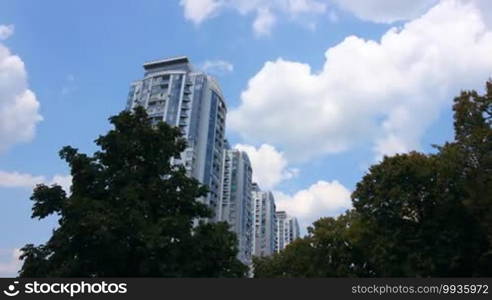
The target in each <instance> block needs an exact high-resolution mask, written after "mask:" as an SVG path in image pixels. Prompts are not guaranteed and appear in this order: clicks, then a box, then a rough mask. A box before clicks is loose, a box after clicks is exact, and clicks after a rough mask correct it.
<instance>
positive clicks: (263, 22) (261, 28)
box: [253, 8, 275, 36]
mask: <svg viewBox="0 0 492 300" xmlns="http://www.w3.org/2000/svg"><path fill="white" fill-rule="evenodd" d="M274 24H275V16H274V15H273V14H272V13H271V12H270V9H268V8H261V9H258V14H257V15H256V19H255V21H254V22H253V29H254V31H255V33H256V34H257V35H258V36H264V35H269V34H270V32H271V31H272V27H273V25H274Z"/></svg>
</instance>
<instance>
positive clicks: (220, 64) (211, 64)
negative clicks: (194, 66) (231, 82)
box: [201, 59, 234, 75]
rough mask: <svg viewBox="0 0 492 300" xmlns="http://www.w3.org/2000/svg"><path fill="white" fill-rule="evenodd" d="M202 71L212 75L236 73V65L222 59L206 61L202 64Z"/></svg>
mask: <svg viewBox="0 0 492 300" xmlns="http://www.w3.org/2000/svg"><path fill="white" fill-rule="evenodd" d="M201 69H202V70H203V71H205V72H208V73H211V74H215V75H223V74H226V73H230V72H232V71H234V65H233V64H231V63H230V62H228V61H225V60H222V59H218V60H206V61H205V62H204V63H203V64H201Z"/></svg>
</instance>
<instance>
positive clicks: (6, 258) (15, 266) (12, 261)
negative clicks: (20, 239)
mask: <svg viewBox="0 0 492 300" xmlns="http://www.w3.org/2000/svg"><path fill="white" fill-rule="evenodd" d="M21 255H22V252H21V251H20V249H11V250H0V277H16V276H17V275H18V274H17V272H18V271H19V270H20V268H21V266H22V261H21V260H20V259H19V257H20V256H21Z"/></svg>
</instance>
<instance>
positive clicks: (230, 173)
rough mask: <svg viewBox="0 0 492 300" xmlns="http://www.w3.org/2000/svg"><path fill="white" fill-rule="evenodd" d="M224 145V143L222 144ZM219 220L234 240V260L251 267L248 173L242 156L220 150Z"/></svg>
mask: <svg viewBox="0 0 492 300" xmlns="http://www.w3.org/2000/svg"><path fill="white" fill-rule="evenodd" d="M226 145H228V144H227V142H226ZM222 169H223V173H222V194H221V201H220V208H219V217H220V218H219V220H220V221H226V222H228V223H229V224H230V226H231V230H232V231H233V232H235V233H236V235H237V239H238V248H239V252H238V259H239V260H240V261H242V262H243V263H244V264H246V265H250V264H251V251H252V223H253V216H252V209H251V205H252V202H251V191H252V181H251V180H252V169H251V163H250V161H249V157H248V155H247V154H246V152H242V151H239V150H235V149H228V147H227V149H226V150H224V161H223V163H222Z"/></svg>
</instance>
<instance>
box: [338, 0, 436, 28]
mask: <svg viewBox="0 0 492 300" xmlns="http://www.w3.org/2000/svg"><path fill="white" fill-rule="evenodd" d="M332 2H334V3H335V4H337V6H339V7H340V8H341V9H343V10H346V11H348V12H351V13H352V14H354V15H355V16H356V17H358V18H360V19H362V20H366V21H372V22H377V23H392V22H395V21H401V20H411V19H414V18H415V17H418V16H420V15H422V14H423V13H424V12H425V11H426V10H428V9H429V8H431V7H432V6H433V5H435V4H436V3H437V2H438V0H411V1H409V0H332Z"/></svg>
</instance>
